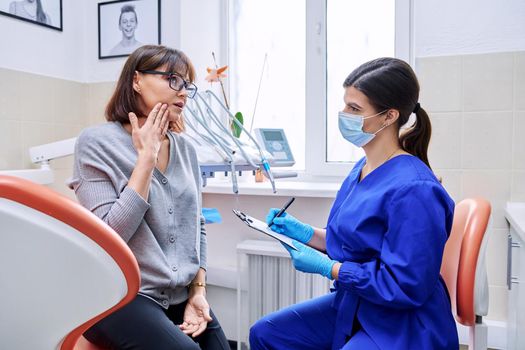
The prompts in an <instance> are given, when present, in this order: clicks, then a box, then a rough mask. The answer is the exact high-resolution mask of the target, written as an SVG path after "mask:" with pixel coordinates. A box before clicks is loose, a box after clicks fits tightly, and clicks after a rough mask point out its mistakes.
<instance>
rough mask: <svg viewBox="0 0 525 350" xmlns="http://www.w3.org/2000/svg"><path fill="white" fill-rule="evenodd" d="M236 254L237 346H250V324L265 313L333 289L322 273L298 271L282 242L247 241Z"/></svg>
mask: <svg viewBox="0 0 525 350" xmlns="http://www.w3.org/2000/svg"><path fill="white" fill-rule="evenodd" d="M237 254H238V271H240V273H239V274H238V284H237V307H238V314H237V317H238V322H237V326H238V333H237V335H238V340H240V341H238V349H241V348H242V349H245V348H246V347H247V346H248V335H249V329H250V326H251V325H252V324H253V323H255V322H256V321H257V320H258V319H260V318H261V317H262V316H264V315H266V314H268V313H270V312H273V311H276V310H279V309H281V308H283V307H286V306H289V305H292V304H295V303H298V302H301V301H304V300H308V299H312V298H315V297H317V296H321V295H324V294H326V293H328V291H329V289H330V281H329V280H328V279H326V278H324V277H323V276H320V275H317V274H306V273H302V272H299V271H296V270H295V268H294V267H293V265H292V263H291V260H290V257H289V255H288V252H287V251H286V250H285V249H284V248H283V247H282V246H281V244H280V243H277V242H273V241H244V242H242V243H240V244H239V245H238V246H237ZM241 343H243V344H241ZM242 345H244V346H242Z"/></svg>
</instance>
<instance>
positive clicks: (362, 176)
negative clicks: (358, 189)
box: [361, 148, 400, 180]
mask: <svg viewBox="0 0 525 350" xmlns="http://www.w3.org/2000/svg"><path fill="white" fill-rule="evenodd" d="M399 150H400V149H399V148H396V149H395V150H394V152H392V153H390V155H389V156H388V158H387V159H385V160H384V161H383V162H382V163H381V164H379V165H378V166H377V167H375V168H374V169H370V170H368V168H369V166H368V162H367V163H365V165H364V166H363V170H365V167H366V168H367V169H366V170H365V171H361V180H363V179H364V178H365V177H366V176H367V175H368V174H370V173H371V172H372V171H374V170H375V169H377V168H379V167H380V166H381V165H383V164H385V163H386V162H388V160H390V158H392V157H393V156H394V154H396V153H397V152H398V151H399Z"/></svg>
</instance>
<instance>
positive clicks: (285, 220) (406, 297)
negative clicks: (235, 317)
mask: <svg viewBox="0 0 525 350" xmlns="http://www.w3.org/2000/svg"><path fill="white" fill-rule="evenodd" d="M343 86H344V88H345V94H344V103H345V107H344V110H343V111H342V112H340V113H339V116H338V118H339V130H340V131H341V134H342V136H343V137H344V138H345V139H346V140H347V141H349V142H351V143H352V144H354V145H355V146H357V147H363V149H364V151H365V157H364V158H362V159H361V160H359V161H358V162H357V163H356V165H355V166H354V168H353V169H352V171H351V172H350V174H349V175H348V177H347V178H346V179H345V181H344V182H343V184H342V186H341V188H340V190H339V192H338V193H337V196H336V198H335V201H334V204H333V207H332V209H331V212H330V215H329V217H328V222H327V226H326V229H321V228H315V227H312V226H310V225H308V224H306V223H303V222H301V221H299V220H297V219H296V218H294V217H293V216H292V215H290V214H286V215H284V216H281V217H276V218H274V216H275V214H276V212H277V210H278V209H271V210H270V212H269V214H268V217H267V220H268V221H270V220H271V219H273V218H274V224H273V225H272V226H271V227H272V229H273V230H274V231H276V232H279V233H283V234H285V235H287V236H289V237H291V238H293V239H294V240H295V241H294V244H295V246H296V247H297V248H298V251H295V250H291V249H289V253H290V255H291V258H292V261H293V264H294V266H295V268H296V269H297V270H300V271H304V272H309V273H317V274H321V275H323V276H325V277H327V278H329V279H333V280H334V288H333V292H332V293H330V294H328V295H326V296H322V297H319V298H316V299H313V300H309V301H306V302H303V303H300V304H297V305H293V306H290V307H288V308H285V309H282V310H280V311H277V312H275V313H272V314H269V315H267V316H265V317H263V318H262V319H260V320H259V321H258V322H256V323H255V324H254V325H253V326H252V328H251V330H250V344H251V348H252V349H254V350H258V349H344V350H355V349H381V350H386V349H388V350H395V349H399V350H406V349H458V347H459V345H458V337H457V331H456V326H455V322H454V318H453V316H452V312H451V305H450V298H449V295H448V292H447V288H446V286H445V283H444V281H443V279H442V278H441V276H440V274H439V271H440V267H441V260H442V257H443V249H444V246H445V242H446V240H447V238H448V236H449V234H450V230H451V227H452V219H453V213H454V202H453V201H452V199H451V198H450V197H449V195H448V194H447V192H446V191H445V189H444V188H443V187H442V186H441V184H440V182H439V181H438V179H437V178H436V177H435V175H434V174H433V172H432V170H431V168H430V164H429V162H428V157H427V149H428V144H429V141H430V135H431V124H430V119H429V117H428V115H427V113H426V112H425V111H424V110H423V109H422V108H421V106H420V104H419V103H418V98H419V83H418V81H417V78H416V76H415V74H414V72H413V70H412V69H411V67H410V66H409V65H408V64H407V63H405V62H403V61H401V60H398V59H394V58H379V59H376V60H373V61H370V62H367V63H365V64H363V65H361V66H360V67H358V68H357V69H356V70H354V71H353V72H352V73H351V74H350V75H349V76H348V77H347V78H346V80H345V82H344V84H343ZM412 113H415V115H416V122H415V124H414V125H413V126H412V127H410V128H409V129H407V130H404V131H401V130H400V128H401V126H403V125H405V124H406V123H407V122H408V119H409V116H410V115H411V114H412ZM320 251H323V252H326V253H327V255H325V254H322V253H321V252H320Z"/></svg>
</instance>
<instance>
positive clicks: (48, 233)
mask: <svg viewBox="0 0 525 350" xmlns="http://www.w3.org/2000/svg"><path fill="white" fill-rule="evenodd" d="M0 271H1V273H0V294H1V296H0V348H1V349H17V350H19V349H60V350H73V349H76V350H79V349H90V350H94V349H98V348H97V347H95V346H94V345H92V344H90V343H89V342H88V341H87V340H86V339H84V338H83V337H82V334H83V333H84V332H85V331H86V330H87V329H88V328H89V327H91V326H92V325H93V324H95V323H96V322H98V321H99V320H100V319H102V318H104V317H105V316H107V315H108V314H110V313H112V312H114V311H116V310H117V309H119V308H121V307H123V306H124V305H125V304H127V303H129V302H130V301H131V300H132V299H133V298H134V297H135V296H136V294H137V292H138V289H139V285H140V275H139V268H138V264H137V261H136V260H135V257H134V256H133V253H132V252H131V250H130V249H129V248H128V246H127V245H126V243H125V242H124V241H123V240H122V239H121V238H120V236H119V235H118V234H117V233H116V232H115V231H113V230H112V229H111V228H110V227H109V226H107V225H106V224H105V223H104V222H102V221H101V220H100V219H99V218H98V217H96V216H95V215H94V214H92V213H91V212H90V211H88V210H87V209H85V208H84V207H82V206H81V205H80V204H78V203H75V202H74V201H71V200H70V199H68V198H66V197H64V196H62V195H59V194H57V193H56V192H54V191H52V190H51V189H49V188H47V187H44V186H41V185H38V184H35V183H33V182H30V181H27V180H23V179H20V178H16V177H12V176H2V175H0Z"/></svg>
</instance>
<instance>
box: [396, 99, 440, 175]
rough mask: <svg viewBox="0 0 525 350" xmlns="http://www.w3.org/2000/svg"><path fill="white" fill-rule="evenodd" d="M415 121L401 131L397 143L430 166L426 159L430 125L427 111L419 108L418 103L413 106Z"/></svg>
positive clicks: (430, 130)
mask: <svg viewBox="0 0 525 350" xmlns="http://www.w3.org/2000/svg"><path fill="white" fill-rule="evenodd" d="M414 113H415V115H416V122H415V123H414V125H413V126H412V127H410V128H409V129H407V130H405V131H402V132H401V135H400V137H399V143H400V144H401V147H403V150H405V151H406V152H408V153H410V154H412V155H414V156H416V157H418V158H419V159H421V160H422V161H423V162H424V163H425V164H426V165H428V167H429V168H430V163H429V161H428V155H427V151H428V144H429V143H430V136H431V134H432V125H431V124H430V118H429V117H428V114H427V112H426V111H425V110H424V109H423V108H421V106H420V105H419V103H417V104H416V107H415V108H414Z"/></svg>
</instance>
